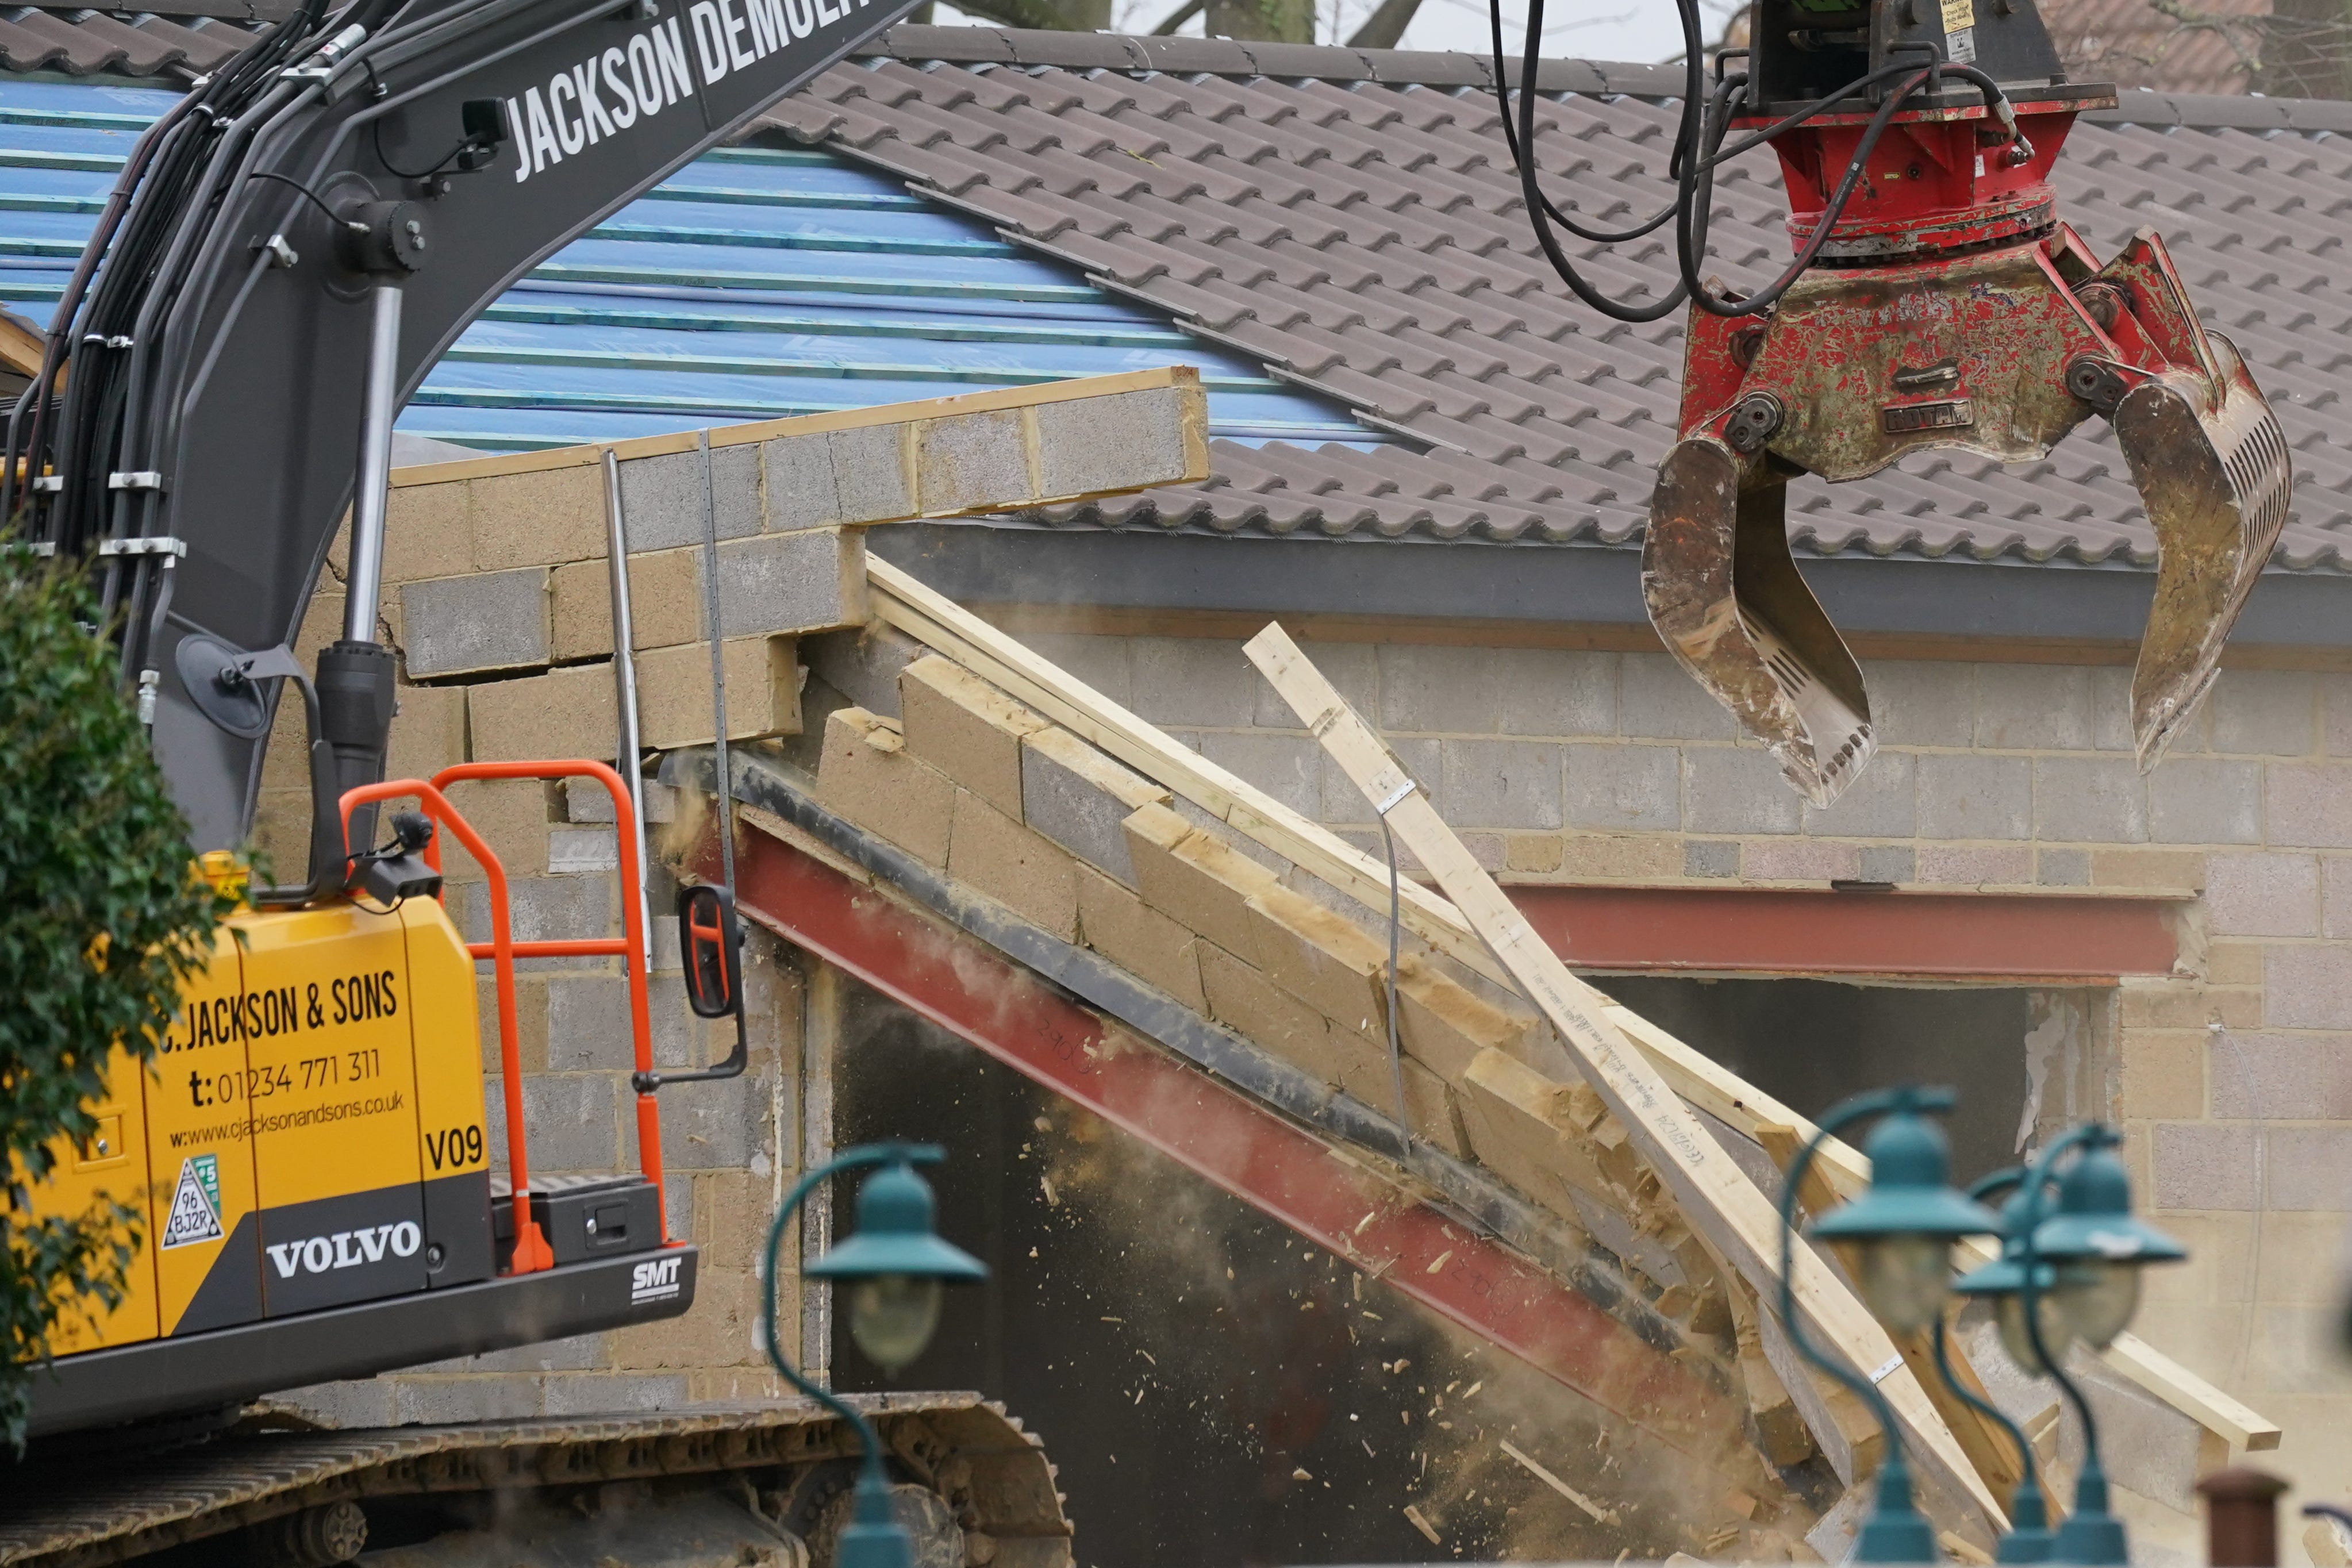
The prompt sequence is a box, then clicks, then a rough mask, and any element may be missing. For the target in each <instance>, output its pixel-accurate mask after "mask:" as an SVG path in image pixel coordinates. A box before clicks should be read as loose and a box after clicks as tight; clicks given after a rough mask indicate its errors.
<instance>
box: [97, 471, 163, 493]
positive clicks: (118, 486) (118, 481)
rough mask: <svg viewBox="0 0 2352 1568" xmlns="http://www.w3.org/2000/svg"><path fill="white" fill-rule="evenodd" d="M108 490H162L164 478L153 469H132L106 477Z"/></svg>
mask: <svg viewBox="0 0 2352 1568" xmlns="http://www.w3.org/2000/svg"><path fill="white" fill-rule="evenodd" d="M106 488H107V489H110V490H160V489H163V475H162V474H159V473H157V472H156V471H155V470H154V469H152V468H131V469H127V470H125V471H123V472H121V473H113V474H109V475H107V476H106Z"/></svg>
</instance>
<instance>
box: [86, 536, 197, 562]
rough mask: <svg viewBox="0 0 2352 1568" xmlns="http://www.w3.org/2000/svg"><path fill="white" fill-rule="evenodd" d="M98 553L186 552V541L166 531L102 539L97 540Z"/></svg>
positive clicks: (149, 553) (160, 553) (179, 554)
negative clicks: (131, 537)
mask: <svg viewBox="0 0 2352 1568" xmlns="http://www.w3.org/2000/svg"><path fill="white" fill-rule="evenodd" d="M98 552H99V553H100V555H170V556H173V557H178V556H183V555H185V554H187V552H188V545H187V542H186V541H185V540H183V539H174V538H173V537H172V535H170V534H168V533H159V534H153V535H151V536H149V537H146V538H142V539H104V540H100V542H99V545H98Z"/></svg>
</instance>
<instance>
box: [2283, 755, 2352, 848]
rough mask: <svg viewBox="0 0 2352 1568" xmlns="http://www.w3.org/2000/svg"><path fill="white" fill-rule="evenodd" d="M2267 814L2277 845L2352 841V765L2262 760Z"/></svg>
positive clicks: (2315, 845) (2336, 845) (2337, 844)
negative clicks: (2267, 761)
mask: <svg viewBox="0 0 2352 1568" xmlns="http://www.w3.org/2000/svg"><path fill="white" fill-rule="evenodd" d="M2263 824H2264V826H2265V830H2266V833H2265V837H2267V839H2268V841H2269V842H2270V843H2272V844H2273V845H2292V846H2296V847H2311V848H2316V849H2343V848H2347V847H2352V766H2347V765H2345V764H2343V763H2264V764H2263Z"/></svg>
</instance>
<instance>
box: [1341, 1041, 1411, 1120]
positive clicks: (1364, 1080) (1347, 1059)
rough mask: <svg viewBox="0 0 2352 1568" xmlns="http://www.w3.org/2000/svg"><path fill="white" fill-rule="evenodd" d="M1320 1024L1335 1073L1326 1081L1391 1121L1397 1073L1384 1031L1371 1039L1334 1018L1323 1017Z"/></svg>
mask: <svg viewBox="0 0 2352 1568" xmlns="http://www.w3.org/2000/svg"><path fill="white" fill-rule="evenodd" d="M1323 1025H1324V1032H1325V1035H1326V1037H1327V1039H1326V1044H1327V1046H1328V1049H1329V1051H1330V1059H1331V1070H1332V1071H1333V1072H1336V1073H1337V1074H1339V1076H1338V1077H1337V1078H1335V1079H1330V1080H1328V1081H1330V1082H1332V1083H1335V1084H1337V1085H1338V1086H1339V1090H1340V1092H1341V1093H1343V1094H1347V1095H1349V1096H1352V1097H1353V1098H1354V1099H1355V1100H1356V1101H1357V1102H1358V1103H1359V1104H1361V1105H1367V1106H1370V1108H1371V1109H1372V1110H1377V1111H1379V1112H1380V1113H1381V1115H1383V1116H1386V1117H1389V1118H1391V1120H1393V1119H1394V1118H1395V1116H1396V1114H1397V1074H1396V1073H1395V1072H1394V1071H1393V1070H1392V1069H1391V1067H1390V1065H1389V1042H1388V1035H1387V1031H1386V1030H1385V1028H1384V1029H1383V1030H1382V1032H1381V1036H1380V1037H1379V1038H1377V1039H1375V1038H1374V1037H1371V1036H1370V1035H1366V1034H1362V1033H1360V1032H1359V1031H1357V1030H1355V1029H1350V1028H1349V1027H1348V1026H1346V1025H1344V1024H1342V1023H1340V1022H1339V1020H1338V1019H1337V1018H1326V1019H1325V1020H1324V1021H1323Z"/></svg>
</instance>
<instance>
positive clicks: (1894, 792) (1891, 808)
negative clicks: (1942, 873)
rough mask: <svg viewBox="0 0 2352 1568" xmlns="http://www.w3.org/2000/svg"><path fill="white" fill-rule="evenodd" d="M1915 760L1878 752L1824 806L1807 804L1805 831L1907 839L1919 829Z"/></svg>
mask: <svg viewBox="0 0 2352 1568" xmlns="http://www.w3.org/2000/svg"><path fill="white" fill-rule="evenodd" d="M1917 785H1918V759H1917V758H1916V756H1914V755H1913V754H1912V753H1911V752H1888V751H1881V752H1879V753H1878V754H1877V755H1876V756H1874V757H1873V758H1872V759H1871V760H1870V765H1869V766H1868V767H1865V768H1864V769H1863V770H1862V776H1861V777H1860V778H1858V779H1855V780H1854V781H1853V783H1852V784H1848V785H1847V786H1846V791H1845V793H1844V794H1843V795H1840V796H1838V797H1837V800H1836V802H1835V803H1834V804H1832V805H1830V806H1829V807H1827V808H1826V809H1824V808H1822V807H1820V806H1815V805H1807V806H1806V807H1805V808H1804V810H1805V831H1806V832H1807V833H1811V834H1819V835H1822V836H1824V837H1838V838H1908V837H1911V836H1912V835H1913V834H1914V833H1916V832H1917V831H1918V827H1919V810H1918V789H1917Z"/></svg>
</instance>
